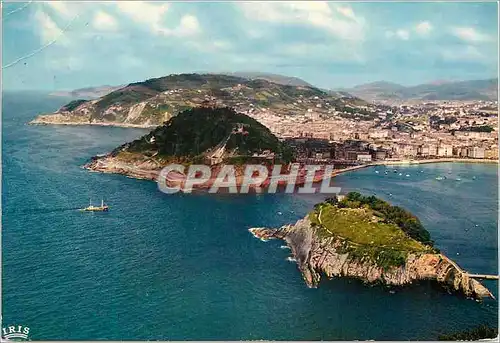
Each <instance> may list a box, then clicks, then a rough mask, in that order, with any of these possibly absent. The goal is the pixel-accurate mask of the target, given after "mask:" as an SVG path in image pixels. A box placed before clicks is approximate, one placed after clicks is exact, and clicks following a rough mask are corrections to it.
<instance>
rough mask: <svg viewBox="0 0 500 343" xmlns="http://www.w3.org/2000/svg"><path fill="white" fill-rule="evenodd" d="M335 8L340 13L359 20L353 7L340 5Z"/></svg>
mask: <svg viewBox="0 0 500 343" xmlns="http://www.w3.org/2000/svg"><path fill="white" fill-rule="evenodd" d="M335 9H336V10H337V12H338V13H340V14H342V15H343V16H344V17H346V18H349V19H353V20H356V21H357V20H358V18H357V17H356V15H355V14H354V11H353V10H352V8H351V7H347V6H338V7H336V8H335Z"/></svg>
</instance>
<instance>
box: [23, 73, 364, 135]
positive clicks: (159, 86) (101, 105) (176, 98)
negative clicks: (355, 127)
mask: <svg viewBox="0 0 500 343" xmlns="http://www.w3.org/2000/svg"><path fill="white" fill-rule="evenodd" d="M309 99H317V100H318V99H320V100H324V102H325V103H328V104H329V105H328V106H329V109H343V108H345V106H350V105H352V106H355V105H359V104H366V102H364V101H363V100H361V99H357V98H355V97H352V96H351V95H347V94H341V93H338V92H336V93H334V94H329V93H327V92H325V91H324V90H321V89H319V88H316V87H310V86H292V85H283V84H280V83H275V82H272V81H268V80H264V79H260V78H257V79H247V78H243V77H238V76H230V75H225V74H171V75H168V76H163V77H158V78H153V79H148V80H145V81H141V82H133V83H130V84H128V85H126V86H125V87H121V88H119V89H117V90H114V91H112V92H110V93H108V94H106V95H104V96H101V97H99V98H98V99H93V100H86V99H76V100H73V101H71V102H70V103H68V104H66V105H65V106H63V107H61V108H60V109H59V110H58V111H56V112H55V113H52V114H41V115H39V116H38V117H37V118H36V119H35V120H34V121H32V122H31V123H32V124H66V125H89V124H91V125H115V126H125V127H127V126H134V127H136V126H144V127H153V126H158V125H161V124H162V123H164V122H165V121H168V120H170V118H172V117H173V116H175V115H176V114H177V113H179V112H182V111H184V110H187V109H190V108H195V107H198V106H202V105H204V104H205V103H210V104H211V105H216V106H218V107H231V108H235V109H236V110H237V111H238V112H242V113H253V112H255V113H260V112H262V113H263V112H266V113H275V114H277V115H294V114H304V113H306V112H311V111H312V107H313V105H312V104H310V101H309ZM314 110H315V111H317V112H321V113H325V115H327V114H328V109H327V108H322V107H317V106H316V107H315V108H314Z"/></svg>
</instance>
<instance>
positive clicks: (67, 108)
mask: <svg viewBox="0 0 500 343" xmlns="http://www.w3.org/2000/svg"><path fill="white" fill-rule="evenodd" d="M84 102H87V100H83V99H78V100H73V101H71V102H70V103H68V104H67V105H64V106H63V107H62V108H61V110H62V111H73V110H74V109H75V108H77V107H78V106H80V105H81V104H83V103H84Z"/></svg>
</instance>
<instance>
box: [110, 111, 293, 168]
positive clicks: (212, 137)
mask: <svg viewBox="0 0 500 343" xmlns="http://www.w3.org/2000/svg"><path fill="white" fill-rule="evenodd" d="M217 151H219V153H217ZM271 152H272V153H274V154H275V156H276V157H277V158H279V159H284V160H289V159H290V156H291V155H290V152H289V150H288V149H287V148H286V147H285V146H284V145H283V144H282V143H281V142H280V141H279V140H278V139H277V138H276V136H274V135H273V134H272V133H271V131H270V130H269V129H268V128H267V127H265V126H264V125H262V124H260V123H259V122H258V121H256V120H255V119H253V118H250V117H249V116H247V115H244V114H241V113H237V112H236V111H234V110H233V109H231V108H227V107H224V108H211V107H198V108H193V109H188V110H185V111H183V112H181V113H179V114H178V115H177V116H175V117H174V118H172V119H171V120H170V121H169V122H167V123H165V124H164V125H161V126H159V127H157V128H156V129H154V130H153V131H151V132H150V133H149V134H147V135H144V136H143V137H141V138H139V139H137V140H135V141H133V142H130V143H126V144H124V145H122V146H120V147H118V148H117V149H115V150H114V151H113V153H112V155H119V154H123V153H132V154H143V155H150V156H153V155H154V156H157V158H160V159H163V160H172V159H181V160H184V161H192V162H202V161H206V160H207V159H209V158H210V156H212V155H213V154H217V159H218V160H219V162H221V161H224V160H226V161H227V160H228V159H235V158H238V159H239V160H240V161H244V160H245V159H251V158H252V156H253V155H254V154H257V155H262V154H263V153H267V154H269V153H271ZM219 155H220V156H219Z"/></svg>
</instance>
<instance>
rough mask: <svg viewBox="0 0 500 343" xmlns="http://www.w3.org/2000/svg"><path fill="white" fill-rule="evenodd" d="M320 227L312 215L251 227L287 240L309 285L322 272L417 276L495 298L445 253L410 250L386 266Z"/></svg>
mask: <svg viewBox="0 0 500 343" xmlns="http://www.w3.org/2000/svg"><path fill="white" fill-rule="evenodd" d="M318 230H319V229H318V227H317V226H315V225H314V224H313V223H312V222H311V220H310V219H309V217H306V218H304V219H301V220H299V221H297V223H295V225H285V226H283V227H281V228H279V229H268V228H252V229H250V231H251V232H252V234H253V235H254V236H256V237H258V238H260V239H263V240H267V239H273V238H278V239H283V240H285V241H286V243H287V245H288V246H289V247H290V249H291V251H292V254H293V257H294V258H295V260H296V261H297V265H298V268H299V270H300V271H301V273H302V275H303V278H304V281H305V282H306V284H307V285H308V286H309V287H316V286H317V285H318V283H319V281H320V279H321V275H326V276H327V277H328V278H333V277H352V278H358V279H361V280H364V281H366V282H369V283H374V282H380V283H383V284H387V285H397V286H402V285H408V284H411V283H412V282H415V281H417V280H436V281H437V282H439V283H440V284H441V285H443V286H445V287H446V288H448V289H451V290H454V291H458V292H460V293H462V294H464V295H465V296H467V297H472V298H477V299H480V298H483V297H492V298H493V295H492V294H491V293H490V291H489V290H488V289H486V288H485V287H484V286H483V285H482V284H481V283H479V282H478V281H476V280H474V279H471V278H469V277H468V275H467V274H466V273H465V272H464V271H462V270H461V269H459V268H457V265H456V264H455V263H453V262H452V261H451V260H450V259H448V258H447V257H446V256H444V255H442V254H436V253H414V254H408V256H407V257H406V260H405V262H404V264H402V265H401V266H397V267H392V268H389V269H385V268H382V267H380V266H378V265H377V263H375V262H374V261H371V260H369V259H360V258H359V257H357V256H355V254H354V253H353V252H344V251H343V250H344V249H343V245H344V242H343V240H341V239H339V238H338V237H333V236H331V237H324V236H322V235H321V234H320V233H319V232H318Z"/></svg>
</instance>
